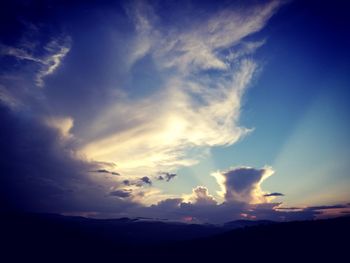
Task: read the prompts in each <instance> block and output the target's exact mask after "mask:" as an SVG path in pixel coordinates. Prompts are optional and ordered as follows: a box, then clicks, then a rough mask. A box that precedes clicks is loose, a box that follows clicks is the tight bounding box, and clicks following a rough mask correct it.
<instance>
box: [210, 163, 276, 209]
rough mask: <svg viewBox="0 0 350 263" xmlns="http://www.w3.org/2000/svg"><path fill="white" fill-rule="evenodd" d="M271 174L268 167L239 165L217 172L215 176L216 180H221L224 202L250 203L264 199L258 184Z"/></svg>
mask: <svg viewBox="0 0 350 263" xmlns="http://www.w3.org/2000/svg"><path fill="white" fill-rule="evenodd" d="M272 174H273V171H272V170H271V169H270V168H268V167H267V168H262V169H255V168H251V167H239V168H234V169H231V170H228V171H225V172H221V173H217V174H216V177H217V180H218V182H219V183H220V182H221V187H222V188H223V189H222V190H223V191H224V193H225V200H226V202H230V201H243V202H247V203H250V202H260V201H261V200H262V199H264V196H263V193H262V191H261V189H260V184H261V183H262V182H263V181H264V180H265V179H266V178H267V177H269V176H270V175H272Z"/></svg>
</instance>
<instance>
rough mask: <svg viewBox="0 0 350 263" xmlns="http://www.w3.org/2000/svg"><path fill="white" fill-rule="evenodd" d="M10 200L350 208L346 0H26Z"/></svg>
mask: <svg viewBox="0 0 350 263" xmlns="http://www.w3.org/2000/svg"><path fill="white" fill-rule="evenodd" d="M0 10H1V11H0V13H1V14H0V20H1V23H0V123H1V129H0V148H1V152H0V162H1V174H0V197H1V199H0V202H1V207H2V210H5V211H7V210H11V211H12V210H14V211H26V212H42V213H60V214H64V215H80V216H88V217H96V218H112V217H113V218H115V217H124V216H127V217H149V218H157V219H164V220H174V221H183V222H194V223H224V222H228V221H232V220H236V219H253V220H257V219H270V220H277V221H289V220H301V219H313V218H323V217H330V216H339V215H345V214H348V213H350V192H349V186H350V174H349V172H348V171H349V169H350V167H349V163H350V162H349V161H350V160H349V156H350V150H349V149H350V141H349V140H348V134H349V128H350V124H349V119H348V116H349V112H350V104H349V103H348V101H349V99H350V91H349V86H350V74H349V70H350V50H349V46H350V32H349V30H350V19H349V17H348V16H347V12H346V10H348V9H347V3H346V1H332V2H326V1H307V2H306V1H278V0H276V1H190V0H188V1H74V3H71V2H70V1H11V2H8V3H5V2H4V3H1V8H0Z"/></svg>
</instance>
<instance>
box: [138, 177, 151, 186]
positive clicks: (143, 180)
mask: <svg viewBox="0 0 350 263" xmlns="http://www.w3.org/2000/svg"><path fill="white" fill-rule="evenodd" d="M140 180H141V182H142V183H144V184H148V185H152V181H151V179H150V178H149V177H148V176H144V177H142V178H141V179H140Z"/></svg>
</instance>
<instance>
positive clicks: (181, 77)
mask: <svg viewBox="0 0 350 263" xmlns="http://www.w3.org/2000/svg"><path fill="white" fill-rule="evenodd" d="M278 6H279V3H278V2H276V1H273V2H269V3H267V4H262V5H256V6H250V7H249V6H246V7H244V8H243V7H242V10H226V11H220V10H219V11H218V12H217V13H214V14H213V13H212V14H207V15H205V16H201V18H198V19H197V18H196V21H195V22H194V23H193V24H192V25H191V26H187V27H184V26H181V25H180V24H176V25H173V26H171V25H166V26H164V25H163V24H162V19H161V17H160V16H158V14H157V12H156V11H157V10H156V9H154V8H153V7H152V6H151V5H148V4H146V3H144V2H142V3H140V2H137V3H136V4H135V5H128V6H127V14H128V15H129V17H130V20H131V21H132V22H133V23H134V28H135V37H134V38H133V41H134V42H133V44H131V45H130V46H131V47H133V48H134V49H133V50H131V51H130V54H131V55H130V60H129V61H128V63H127V64H128V68H130V72H131V73H130V74H132V75H131V76H132V77H133V78H136V79H137V78H138V77H139V76H138V75H135V74H134V73H133V72H134V71H133V69H135V68H137V67H139V66H140V65H142V63H146V62H147V63H148V64H149V65H151V67H152V68H154V77H156V78H157V79H160V81H159V82H152V81H151V82H150V83H147V86H150V87H151V89H152V90H153V91H155V92H150V93H148V94H147V95H146V96H142V97H136V98H135V97H128V96H126V97H125V98H124V99H123V100H122V101H119V103H117V104H113V105H110V106H108V107H106V109H105V110H104V111H103V112H102V114H101V115H100V116H99V118H97V119H95V120H92V121H91V122H90V126H87V127H86V131H85V132H84V136H85V138H84V141H85V142H86V143H85V144H83V145H82V146H81V148H80V151H81V153H82V154H84V155H86V156H87V157H88V158H90V159H93V160H96V161H107V162H108V161H110V162H112V161H118V167H119V171H120V173H122V174H123V175H125V176H130V177H135V176H137V175H139V174H141V173H147V174H155V173H157V172H158V171H162V170H169V171H174V170H176V169H178V168H179V167H183V166H191V165H193V164H195V163H197V162H198V160H200V159H201V158H202V157H203V156H205V155H206V154H207V152H208V151H207V149H208V148H210V147H212V146H222V145H225V146H227V145H231V144H233V143H235V142H236V141H237V140H239V139H240V138H242V137H243V136H245V135H246V134H247V133H248V132H249V131H250V130H249V129H247V128H245V127H241V126H240V125H239V116H240V111H241V99H242V96H243V94H244V93H245V91H246V89H247V88H248V86H249V84H250V83H251V80H252V79H253V77H254V74H255V72H256V69H257V68H258V65H257V63H256V62H255V61H254V60H253V59H252V56H250V55H251V54H252V53H253V52H254V51H255V50H256V49H257V48H258V47H259V46H261V45H262V44H263V43H264V42H263V41H256V42H254V41H250V42H249V41H246V40H244V39H245V38H246V37H247V36H250V35H252V34H253V33H255V32H257V31H259V30H260V29H262V28H263V27H264V25H265V24H266V22H267V21H268V19H269V18H270V17H271V16H272V15H273V14H274V13H275V12H276V10H277V8H278ZM169 32H171V34H170V33H169ZM233 53H235V54H236V56H234V55H232V54H233ZM248 54H249V56H248ZM210 70H214V72H215V73H213V74H211V73H210ZM153 79H154V78H153ZM145 85H146V84H145ZM125 116H127V118H125Z"/></svg>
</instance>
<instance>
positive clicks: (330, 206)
mask: <svg viewBox="0 0 350 263" xmlns="http://www.w3.org/2000/svg"><path fill="white" fill-rule="evenodd" d="M347 207H348V206H347V205H340V204H338V205H321V206H310V207H308V209H309V210H326V209H339V208H347Z"/></svg>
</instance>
